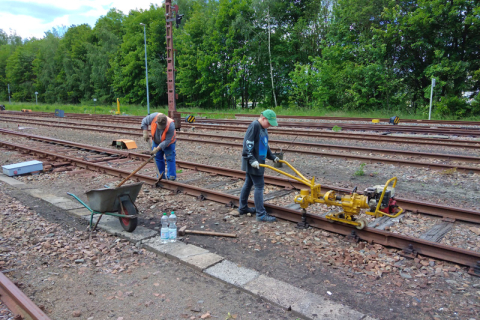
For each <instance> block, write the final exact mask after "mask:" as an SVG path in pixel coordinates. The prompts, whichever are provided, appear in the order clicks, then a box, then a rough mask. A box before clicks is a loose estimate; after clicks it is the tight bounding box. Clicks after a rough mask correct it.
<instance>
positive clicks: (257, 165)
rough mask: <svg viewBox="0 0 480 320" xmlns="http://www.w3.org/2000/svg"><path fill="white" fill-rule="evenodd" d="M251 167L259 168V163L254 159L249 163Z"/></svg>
mask: <svg viewBox="0 0 480 320" xmlns="http://www.w3.org/2000/svg"><path fill="white" fill-rule="evenodd" d="M251 166H252V168H255V169H260V164H259V163H258V161H254V162H253V163H252V164H251Z"/></svg>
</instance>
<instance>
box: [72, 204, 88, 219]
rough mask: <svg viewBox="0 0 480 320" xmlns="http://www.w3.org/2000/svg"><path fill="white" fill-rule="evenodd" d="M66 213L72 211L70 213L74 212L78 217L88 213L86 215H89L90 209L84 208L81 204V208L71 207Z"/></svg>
mask: <svg viewBox="0 0 480 320" xmlns="http://www.w3.org/2000/svg"><path fill="white" fill-rule="evenodd" d="M68 213H72V214H74V215H76V216H79V217H81V216H87V215H88V217H90V211H89V210H88V209H87V208H85V207H84V206H82V208H81V209H72V210H70V209H69V210H68Z"/></svg>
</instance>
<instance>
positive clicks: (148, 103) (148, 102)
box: [141, 23, 150, 114]
mask: <svg viewBox="0 0 480 320" xmlns="http://www.w3.org/2000/svg"><path fill="white" fill-rule="evenodd" d="M141 25H143V41H144V42H145V77H146V78H147V114H150V97H149V94H148V65H147V32H146V31H145V24H143V23H141Z"/></svg>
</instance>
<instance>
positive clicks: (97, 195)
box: [67, 154, 163, 232]
mask: <svg viewBox="0 0 480 320" xmlns="http://www.w3.org/2000/svg"><path fill="white" fill-rule="evenodd" d="M154 157H155V154H152V156H151V157H150V158H148V159H147V160H146V161H145V162H144V163H142V165H141V166H140V167H138V168H137V169H136V170H135V171H133V172H132V173H131V174H130V175H129V176H128V177H126V178H125V179H123V180H122V182H120V183H119V184H118V185H117V186H116V187H115V188H103V189H94V190H90V191H88V192H86V193H85V194H86V195H87V199H88V203H89V204H90V206H88V205H86V204H85V203H84V202H83V201H82V200H80V199H79V198H78V197H77V196H76V195H74V194H72V193H70V192H67V194H68V195H69V196H72V197H74V198H75V199H77V201H78V202H80V203H81V204H82V205H84V206H85V208H87V209H88V210H89V211H90V212H91V215H90V229H91V230H92V231H93V230H95V228H96V227H97V225H98V223H99V222H100V219H101V218H102V216H103V215H104V214H106V215H109V216H115V217H118V220H120V224H121V225H122V227H123V229H124V230H125V231H127V232H133V231H134V230H135V228H137V224H138V219H137V214H138V209H137V207H136V206H135V200H136V199H137V196H138V194H139V193H140V190H141V189H142V185H143V182H139V183H134V184H129V185H126V186H122V185H123V184H124V183H125V182H126V181H127V180H128V179H130V177H131V176H133V175H134V174H135V173H137V172H138V171H139V170H140V169H142V168H143V167H144V166H145V165H146V164H147V163H148V162H150V160H152V159H153V158H154ZM155 168H156V169H157V166H156V165H155ZM157 172H158V169H157ZM162 175H163V172H162V173H161V174H159V177H158V181H160V180H161V179H162ZM158 181H157V182H158ZM95 214H100V217H98V220H97V222H96V223H95V226H93V227H92V225H93V216H94V215H95Z"/></svg>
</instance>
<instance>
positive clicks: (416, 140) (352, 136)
mask: <svg viewBox="0 0 480 320" xmlns="http://www.w3.org/2000/svg"><path fill="white" fill-rule="evenodd" d="M184 126H185V127H190V128H193V127H194V128H198V129H204V130H222V131H237V132H245V130H246V129H247V126H246V125H245V126H238V125H237V126H217V125H205V124H193V123H186V124H184ZM268 134H269V135H290V136H301V137H316V138H327V139H347V140H361V141H365V140H368V141H374V142H392V143H403V144H424V145H438V146H444V147H452V148H472V149H479V148H480V141H470V140H458V139H450V138H448V139H447V137H445V139H439V138H426V137H416V136H414V135H412V136H410V137H398V136H385V135H383V134H367V133H362V134H359V133H343V132H333V133H330V132H327V131H307V130H305V129H303V130H302V129H296V130H291V129H282V128H269V129H268Z"/></svg>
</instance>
